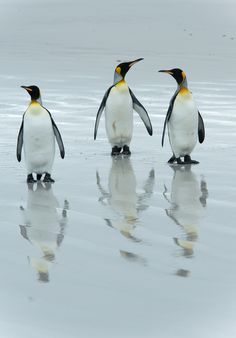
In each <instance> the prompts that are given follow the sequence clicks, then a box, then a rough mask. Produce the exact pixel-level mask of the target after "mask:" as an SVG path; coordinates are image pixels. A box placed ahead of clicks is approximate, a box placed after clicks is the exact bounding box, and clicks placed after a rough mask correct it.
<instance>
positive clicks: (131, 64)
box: [129, 58, 143, 67]
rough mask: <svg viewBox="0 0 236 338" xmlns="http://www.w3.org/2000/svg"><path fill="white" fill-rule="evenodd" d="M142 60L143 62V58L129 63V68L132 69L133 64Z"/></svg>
mask: <svg viewBox="0 0 236 338" xmlns="http://www.w3.org/2000/svg"><path fill="white" fill-rule="evenodd" d="M142 60H143V58H139V59H137V60H134V61H132V62H130V64H129V67H132V66H133V65H135V63H137V62H139V61H142Z"/></svg>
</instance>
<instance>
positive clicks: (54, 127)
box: [45, 108, 65, 158]
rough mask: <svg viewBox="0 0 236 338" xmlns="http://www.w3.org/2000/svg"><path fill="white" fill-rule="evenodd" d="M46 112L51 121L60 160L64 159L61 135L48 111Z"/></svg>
mask: <svg viewBox="0 0 236 338" xmlns="http://www.w3.org/2000/svg"><path fill="white" fill-rule="evenodd" d="M45 109H46V108H45ZM46 110H47V109H46ZM47 112H48V114H49V116H50V118H51V121H52V128H53V133H54V135H55V137H56V140H57V144H58V147H59V150H60V154H61V158H64V157H65V148H64V144H63V141H62V137H61V134H60V132H59V129H58V128H57V125H56V123H55V121H54V120H53V118H52V115H51V113H50V112H49V111H48V110H47Z"/></svg>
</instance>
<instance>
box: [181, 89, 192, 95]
mask: <svg viewBox="0 0 236 338" xmlns="http://www.w3.org/2000/svg"><path fill="white" fill-rule="evenodd" d="M179 94H180V95H181V96H186V95H189V94H191V92H190V91H189V90H188V88H186V87H182V88H181V89H180V91H179Z"/></svg>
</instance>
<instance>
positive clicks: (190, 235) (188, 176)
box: [164, 165, 208, 276]
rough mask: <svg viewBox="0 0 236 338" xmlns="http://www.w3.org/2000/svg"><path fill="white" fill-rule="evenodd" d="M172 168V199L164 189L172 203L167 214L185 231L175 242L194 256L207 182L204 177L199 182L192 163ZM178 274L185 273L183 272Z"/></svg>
mask: <svg viewBox="0 0 236 338" xmlns="http://www.w3.org/2000/svg"><path fill="white" fill-rule="evenodd" d="M172 168H173V170H174V175H173V179H172V185H171V195H170V200H169V199H168V197H167V189H166V187H165V191H164V196H165V198H166V199H167V200H168V201H169V202H170V204H171V208H170V209H166V214H167V216H169V217H170V218H171V219H172V220H173V221H174V222H175V223H176V224H177V225H179V226H181V227H182V229H183V230H184V233H185V238H184V239H181V238H174V241H175V243H176V244H177V245H178V246H180V247H181V248H182V249H183V255H184V256H185V257H192V256H193V253H194V243H195V242H196V241H197V238H198V223H199V221H200V219H201V217H202V216H203V213H204V208H205V207H206V200H207V197H208V190H207V184H206V182H205V180H204V179H203V178H201V182H200V184H199V182H198V180H197V178H196V175H195V174H194V173H193V172H192V171H191V165H185V166H173V167H172ZM180 271H184V270H182V269H181V270H180ZM177 274H178V275H181V276H182V275H183V274H182V273H180V274H179V273H177ZM185 275H186V274H185Z"/></svg>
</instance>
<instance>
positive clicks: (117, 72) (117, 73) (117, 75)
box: [114, 58, 143, 84]
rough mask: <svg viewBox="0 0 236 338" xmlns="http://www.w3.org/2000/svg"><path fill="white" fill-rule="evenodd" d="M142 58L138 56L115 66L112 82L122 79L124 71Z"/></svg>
mask: <svg viewBox="0 0 236 338" xmlns="http://www.w3.org/2000/svg"><path fill="white" fill-rule="evenodd" d="M141 60H143V58H139V59H137V60H134V61H129V62H122V63H120V64H119V65H118V66H117V67H116V68H115V75H114V84H115V83H118V82H120V81H122V80H124V78H125V75H126V73H127V72H128V71H129V70H130V68H131V67H132V66H133V65H134V64H135V63H137V62H139V61H141Z"/></svg>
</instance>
